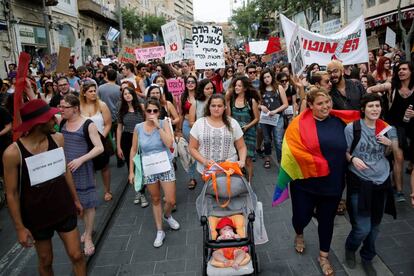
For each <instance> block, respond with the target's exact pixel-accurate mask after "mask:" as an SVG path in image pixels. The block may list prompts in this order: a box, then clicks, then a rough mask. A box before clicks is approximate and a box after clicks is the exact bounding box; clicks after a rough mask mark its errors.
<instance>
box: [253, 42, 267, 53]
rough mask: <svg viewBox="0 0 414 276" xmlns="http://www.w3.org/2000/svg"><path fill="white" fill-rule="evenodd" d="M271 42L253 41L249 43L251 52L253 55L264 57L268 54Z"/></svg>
mask: <svg viewBox="0 0 414 276" xmlns="http://www.w3.org/2000/svg"><path fill="white" fill-rule="evenodd" d="M268 43H269V40H262V41H251V42H249V50H250V52H251V53H254V54H258V55H262V54H264V53H265V52H266V49H267V45H268Z"/></svg>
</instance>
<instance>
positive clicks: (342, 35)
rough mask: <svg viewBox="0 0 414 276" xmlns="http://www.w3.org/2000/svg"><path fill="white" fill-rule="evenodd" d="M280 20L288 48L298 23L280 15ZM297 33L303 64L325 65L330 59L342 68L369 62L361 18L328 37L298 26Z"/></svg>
mask: <svg viewBox="0 0 414 276" xmlns="http://www.w3.org/2000/svg"><path fill="white" fill-rule="evenodd" d="M280 21H281V23H282V29H283V32H284V34H285V39H286V45H290V41H291V39H292V35H293V31H294V30H295V28H296V26H297V24H296V23H295V22H293V21H291V20H289V19H288V18H287V17H285V16H284V15H283V14H281V15H280ZM299 30H300V35H301V37H302V43H301V45H302V49H303V50H304V52H303V55H304V60H305V64H306V65H310V64H311V63H314V62H316V63H318V64H319V65H327V64H328V63H329V61H331V60H332V59H338V60H340V61H342V63H343V64H344V65H348V64H356V63H365V62H368V54H367V53H368V44H367V36H366V32H365V24H364V17H363V16H360V17H358V18H357V19H355V20H354V21H353V22H351V23H350V24H349V25H348V26H346V27H345V28H343V29H342V30H340V31H339V32H337V33H334V34H331V35H327V36H325V35H320V34H317V33H313V32H310V31H308V30H306V29H304V28H302V27H300V26H299ZM288 55H290V51H288ZM291 59H292V57H291V56H289V60H291Z"/></svg>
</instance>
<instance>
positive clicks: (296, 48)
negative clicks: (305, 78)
mask: <svg viewBox="0 0 414 276" xmlns="http://www.w3.org/2000/svg"><path fill="white" fill-rule="evenodd" d="M301 41H302V37H301V35H300V29H299V27H298V26H297V27H296V28H295V30H294V31H293V35H292V38H291V40H290V44H289V54H290V55H289V57H290V58H291V60H289V61H290V63H291V65H292V72H293V73H294V74H295V75H297V76H299V75H300V74H302V72H303V70H305V67H306V64H305V59H304V57H303V49H302V47H301Z"/></svg>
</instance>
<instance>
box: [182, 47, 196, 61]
mask: <svg viewBox="0 0 414 276" xmlns="http://www.w3.org/2000/svg"><path fill="white" fill-rule="evenodd" d="M184 59H194V46H193V44H192V43H186V44H184Z"/></svg>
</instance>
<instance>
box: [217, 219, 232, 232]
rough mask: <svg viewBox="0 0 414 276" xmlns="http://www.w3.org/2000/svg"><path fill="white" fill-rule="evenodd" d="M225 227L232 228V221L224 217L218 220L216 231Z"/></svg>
mask: <svg viewBox="0 0 414 276" xmlns="http://www.w3.org/2000/svg"><path fill="white" fill-rule="evenodd" d="M225 226H230V227H232V228H234V224H233V221H232V220H231V219H229V218H228V217H224V218H222V219H220V220H219V222H218V223H217V226H216V229H218V230H220V229H222V228H224V227H225Z"/></svg>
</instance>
